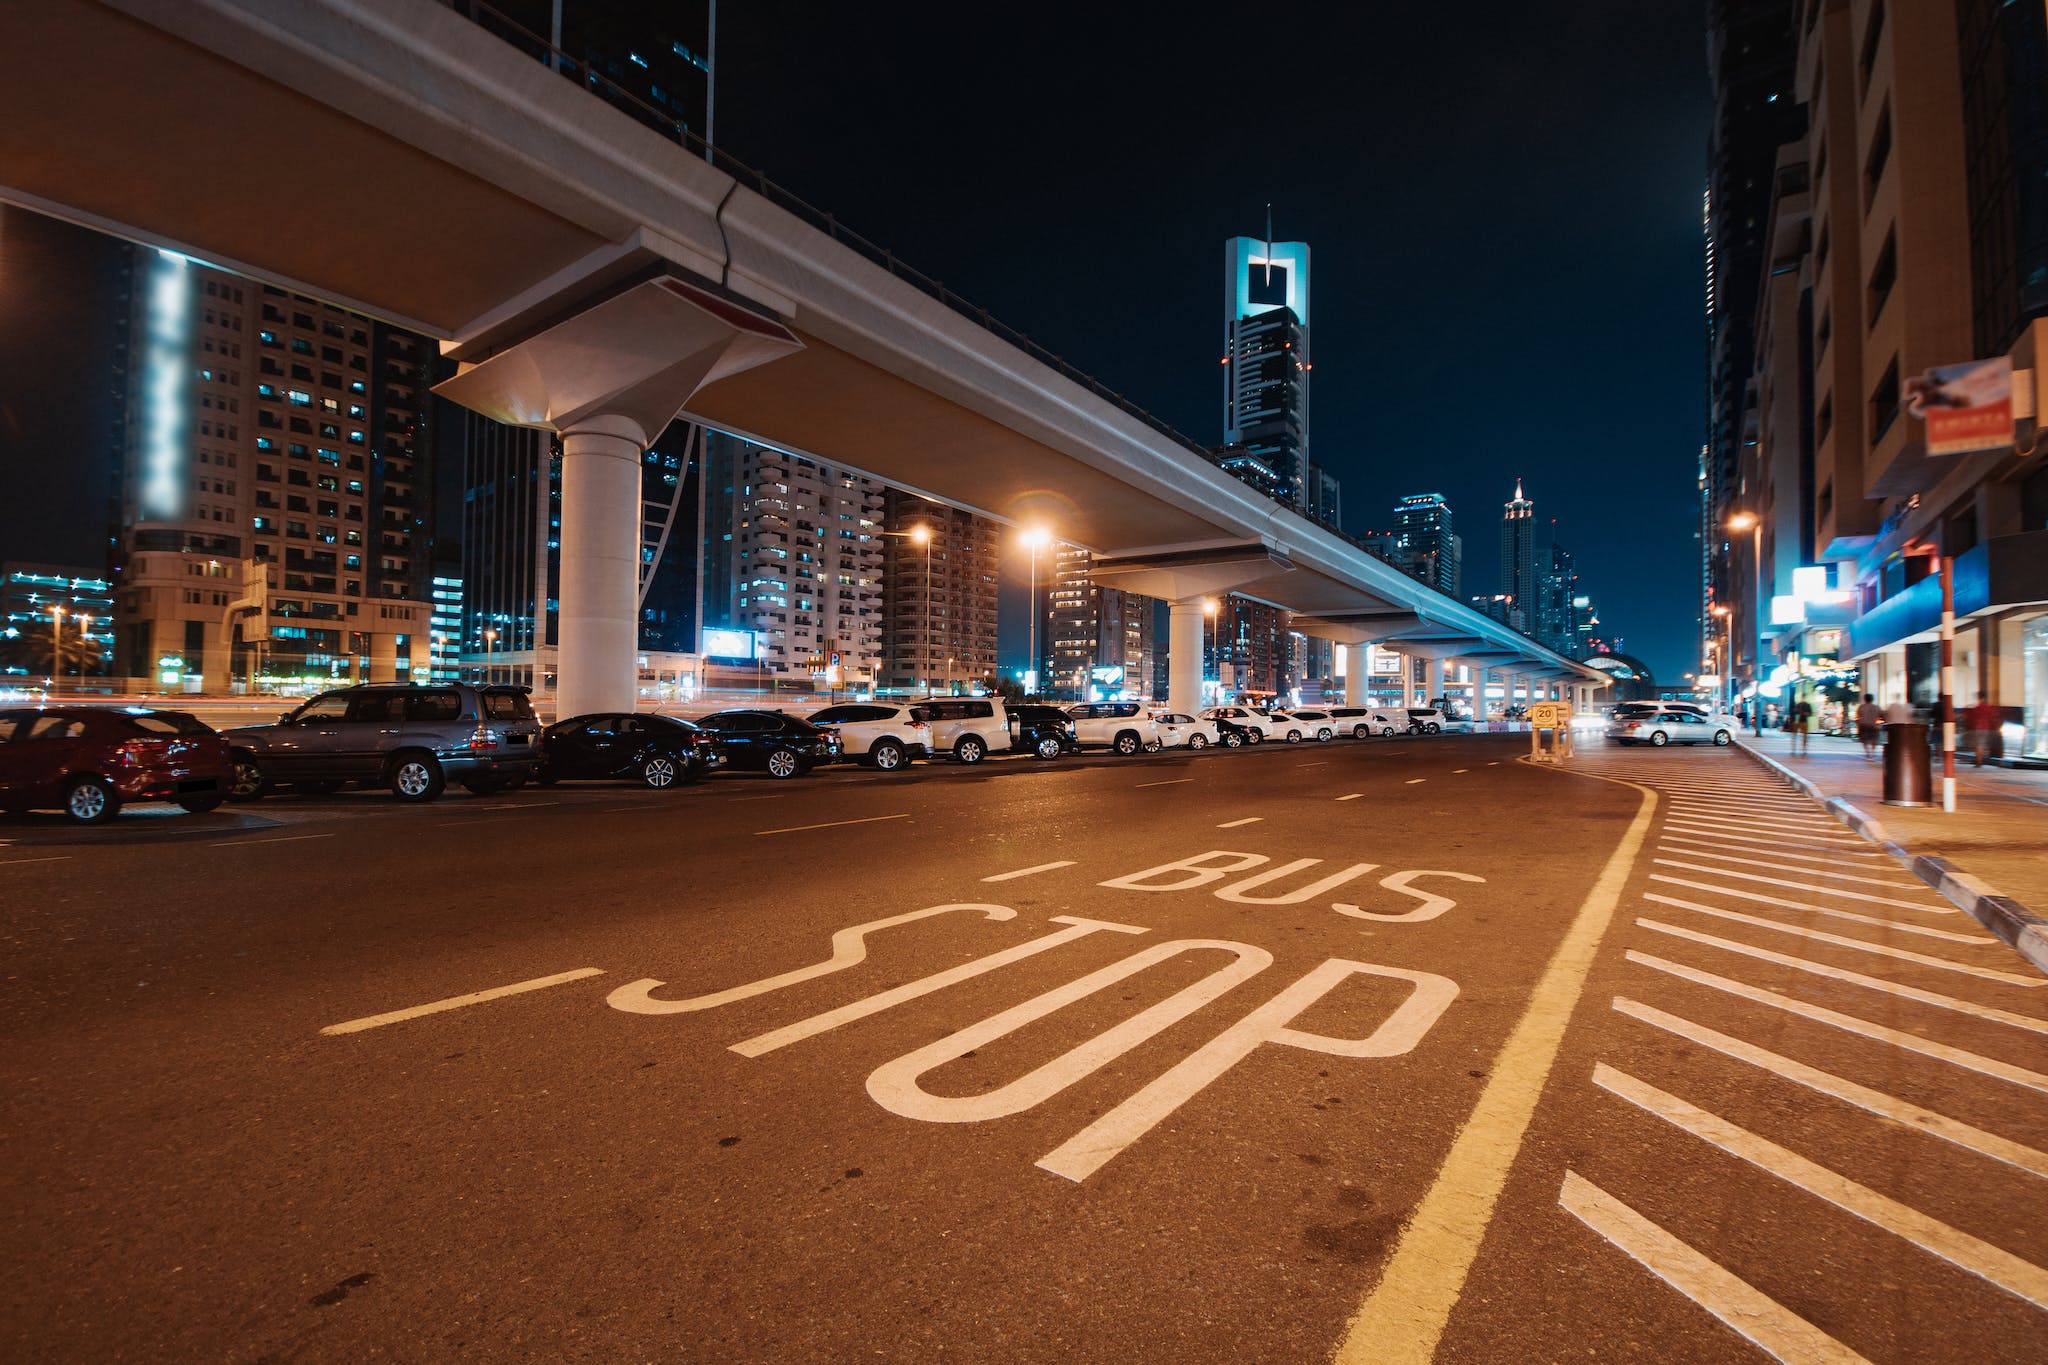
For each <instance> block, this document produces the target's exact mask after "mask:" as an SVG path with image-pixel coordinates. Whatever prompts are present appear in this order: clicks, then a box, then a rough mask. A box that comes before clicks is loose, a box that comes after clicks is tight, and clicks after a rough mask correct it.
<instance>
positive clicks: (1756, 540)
mask: <svg viewBox="0 0 2048 1365" xmlns="http://www.w3.org/2000/svg"><path fill="white" fill-rule="evenodd" d="M1727 525H1728V529H1729V530H1731V531H1738V532H1740V531H1747V532H1749V551H1750V581H1749V614H1750V625H1751V630H1750V632H1749V639H1750V646H1751V650H1752V652H1753V653H1754V654H1755V656H1756V657H1754V658H1753V659H1752V660H1751V661H1750V668H1749V681H1750V685H1751V687H1752V688H1753V689H1754V692H1753V695H1752V696H1751V698H1750V701H1751V706H1750V708H1749V709H1750V713H1751V716H1752V718H1753V719H1754V721H1755V724H1756V733H1757V734H1759V735H1761V734H1762V733H1763V732H1764V728H1763V727H1764V722H1763V676H1762V673H1763V657H1762V654H1763V651H1762V647H1761V641H1762V640H1763V634H1764V632H1763V590H1764V519H1763V518H1762V517H1760V516H1758V515H1757V514H1756V513H1754V512H1737V513H1736V514H1735V515H1734V516H1732V517H1730V518H1728V523H1727ZM1728 632H1729V641H1730V646H1729V655H1728V673H1729V679H1730V681H1729V686H1730V687H1731V688H1732V687H1733V686H1734V673H1735V654H1734V645H1733V642H1734V638H1735V622H1734V618H1733V617H1730V618H1729V622H1728Z"/></svg>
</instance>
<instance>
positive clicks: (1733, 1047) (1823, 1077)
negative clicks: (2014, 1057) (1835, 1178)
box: [1614, 995, 2048, 1178]
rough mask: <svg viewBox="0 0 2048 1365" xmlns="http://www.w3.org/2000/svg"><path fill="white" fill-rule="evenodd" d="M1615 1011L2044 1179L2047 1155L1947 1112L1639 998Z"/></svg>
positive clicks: (1622, 1000)
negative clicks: (1767, 1047) (1965, 1121)
mask: <svg viewBox="0 0 2048 1365" xmlns="http://www.w3.org/2000/svg"><path fill="white" fill-rule="evenodd" d="M1614 1009H1615V1012H1616V1013H1617V1014H1625V1015H1627V1016H1628V1017H1629V1018H1631V1019H1639V1020H1641V1021H1642V1022H1643V1023H1645V1024H1649V1025H1651V1026H1653V1027H1655V1028H1660V1029H1663V1030H1664V1031H1665V1032H1666V1033H1670V1034H1675V1035H1677V1036H1678V1037H1680V1038H1685V1039H1688V1040H1690V1041H1692V1042H1695V1043H1698V1044H1699V1045H1700V1046H1702V1047H1710V1048H1712V1049H1713V1050H1714V1051H1716V1052H1719V1053H1721V1054H1722V1055H1723V1056H1727V1057H1733V1058H1734V1059H1735V1060H1737V1061H1739V1062H1748V1063H1749V1064H1750V1065H1751V1066H1753V1067H1757V1068H1759V1069H1760V1070H1764V1071H1769V1072H1771V1073H1772V1074H1774V1075H1777V1076H1782V1077H1784V1078H1785V1079H1786V1080H1788V1081H1796V1082H1797V1083H1798V1084H1800V1085H1803V1086H1805V1087H1807V1088H1808V1089H1809V1090H1818V1091H1819V1092H1820V1093H1821V1094H1823V1095H1832V1096H1834V1097H1835V1098H1836V1099H1838V1100H1842V1101H1844V1102H1845V1103H1848V1104H1853V1105H1855V1106H1856V1107H1857V1108H1858V1109H1864V1110H1868V1111H1869V1112H1870V1113H1873V1114H1876V1115H1877V1116H1878V1117H1879V1118H1886V1119H1890V1120H1891V1121H1892V1122H1894V1123H1897V1124H1901V1125H1903V1126H1905V1127H1907V1128H1910V1129H1912V1130H1913V1131H1914V1132H1917V1133H1927V1134H1930V1135H1932V1136H1934V1137H1938V1138H1941V1139H1942V1140H1943V1141H1945V1142H1953V1143H1955V1144H1956V1145H1957V1146H1958V1147H1967V1148H1968V1149H1969V1150H1971V1151H1973V1152H1976V1153H1977V1154H1979V1155H1980V1156H1988V1157H1990V1158H1991V1159H1992V1160H1993V1161H2003V1162H2004V1163H2005V1164H2006V1165H2008V1166H2016V1167H2018V1168H2019V1169H2020V1170H2023V1171H2025V1172H2027V1173H2028V1174H2030V1175H2038V1176H2041V1177H2043V1178H2048V1152H2037V1151H2035V1150H2034V1149H2033V1148H2032V1147H2027V1146H2023V1145H2022V1144H2020V1143H2017V1142H2013V1141H2011V1140H2010V1139H2007V1138H2002V1137H2000V1136H1998V1135H1997V1134H1996V1133H1987V1132H1985V1131H1984V1130H1983V1129H1982V1128H1977V1127H1973V1126H1972V1125H1970V1124H1967V1123H1963V1122H1962V1121H1960V1120H1958V1119H1952V1118H1950V1117H1948V1116H1947V1115H1946V1114H1937V1113H1935V1112H1934V1111H1933V1110H1932V1109H1922V1108H1921V1107H1920V1106H1919V1105H1917V1104H1914V1103H1912V1102H1911V1101H1909V1100H1902V1099H1900V1098H1899V1097H1898V1096H1896V1095H1887V1094H1885V1093H1884V1092H1883V1091H1881V1090H1872V1089H1871V1088H1870V1087H1869V1086H1866V1085H1858V1084H1857V1083H1856V1082H1855V1081H1851V1080H1846V1079H1844V1078H1843V1077H1840V1076H1837V1075H1834V1074H1833V1073H1831V1072H1827V1071H1822V1070H1820V1069H1819V1068H1818V1067H1811V1066H1808V1065H1807V1064H1806V1063H1804V1062H1797V1061H1794V1060H1793V1059H1792V1058H1790V1057H1784V1056H1780V1055H1779V1054H1778V1053H1775V1052H1770V1051H1767V1050H1765V1049H1764V1048H1760V1047H1757V1046H1756V1045H1755V1044H1753V1043H1745V1042H1743V1041H1742V1040H1741V1039H1740V1038H1734V1037H1731V1036H1729V1035H1728V1034H1725V1033H1722V1032H1719V1031H1718V1030H1715V1029H1711V1028H1708V1027H1707V1026H1706V1025H1705V1024H1696V1023H1694V1022H1692V1021H1691V1020H1690V1019H1681V1018H1679V1017H1678V1016H1677V1015H1675V1014H1669V1013H1666V1012H1665V1011H1663V1010H1660V1009H1657V1008H1655V1007H1654V1006H1651V1005H1645V1004H1643V1003H1642V1002H1641V1001H1639V1000H1630V999H1628V998H1627V997H1626V996H1619V995H1617V996H1616V997H1614Z"/></svg>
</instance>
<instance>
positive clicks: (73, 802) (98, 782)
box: [64, 777, 121, 825]
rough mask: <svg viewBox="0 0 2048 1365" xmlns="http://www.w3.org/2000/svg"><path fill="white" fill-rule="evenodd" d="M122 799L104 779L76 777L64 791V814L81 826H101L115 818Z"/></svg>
mask: <svg viewBox="0 0 2048 1365" xmlns="http://www.w3.org/2000/svg"><path fill="white" fill-rule="evenodd" d="M120 809H121V798H120V797H118V796H116V795H114V789H113V788H112V787H110V786H108V785H107V779H105V778H104V777H74V778H72V779H71V785H70V786H69V787H67V788H66V789H65V791H64V813H65V814H66V815H68V816H70V817H71V818H72V819H73V820H76V821H77V822H78V823H79V824H81V825H99V824H104V823H106V822H107V821H109V820H111V819H113V818H114V814H115V812H117V811H119V810H120Z"/></svg>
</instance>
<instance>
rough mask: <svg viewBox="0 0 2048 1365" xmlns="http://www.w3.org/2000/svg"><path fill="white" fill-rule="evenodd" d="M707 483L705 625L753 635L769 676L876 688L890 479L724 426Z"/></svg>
mask: <svg viewBox="0 0 2048 1365" xmlns="http://www.w3.org/2000/svg"><path fill="white" fill-rule="evenodd" d="M703 487H704V499H703V502H704V509H705V510H704V520H703V541H704V546H705V554H704V558H705V561H706V565H707V569H706V572H705V574H704V599H703V600H704V626H705V627H706V628H708V629H725V630H736V631H743V632H751V633H752V635H753V638H754V641H755V642H756V645H755V647H756V648H757V650H758V661H759V664H760V667H761V672H762V674H763V676H764V677H765V679H766V680H767V681H769V682H770V683H771V684H772V683H775V682H778V681H783V682H789V683H792V684H795V685H798V686H804V687H809V686H813V685H816V686H821V687H831V688H862V687H872V686H874V685H876V684H877V683H878V682H879V681H880V679H881V675H882V634H883V594H882V573H883V560H884V554H883V549H882V541H883V536H882V534H881V532H882V517H883V485H882V484H881V483H880V482H879V481H878V480H875V479H872V478H869V477H868V476H866V475H864V474H857V473H855V472H853V471H852V470H850V469H845V468H842V467H840V466H838V465H825V464H816V463H813V462H811V461H810V460H806V459H804V458H802V457H801V456H796V455H791V454H788V453H786V452H784V451H780V450H776V449H775V448H773V447H772V446H763V445H759V444H756V443H755V442H753V441H749V440H746V439H744V438H742V437H738V436H732V435H729V434H727V433H725V432H716V431H715V432H712V433H710V434H709V435H708V436H707V437H706V438H705V441H704V482H703ZM714 558H718V559H722V560H723V561H724V562H723V563H722V564H721V565H719V566H718V567H717V568H716V570H715V571H714V570H712V569H711V568H710V567H709V565H710V561H711V560H712V559H714ZM714 584H716V585H717V586H718V587H720V588H721V589H722V590H723V592H724V594H725V595H723V596H721V597H719V598H714V597H713V596H712V589H713V586H714Z"/></svg>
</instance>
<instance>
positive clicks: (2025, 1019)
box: [1636, 919, 2048, 1033]
mask: <svg viewBox="0 0 2048 1365" xmlns="http://www.w3.org/2000/svg"><path fill="white" fill-rule="evenodd" d="M1636 923H1637V924H1640V925H1642V926H1643V927H1644V928H1645V929H1654V930H1656V931H1657V932H1658V933H1660V934H1670V935H1671V936H1672V937H1674V938H1683V939H1690V940H1691V941H1692V942H1694V943H1704V944H1706V945H1707V946H1708V947H1710V948H1724V949H1726V950H1727V951H1729V952H1731V953H1740V954H1742V955H1743V956H1744V957H1753V958H1756V959H1757V960H1758V961H1760V962H1775V963H1777V964H1778V965H1779V966H1780V967H1790V968H1792V969H1793V970H1794V971H1801V972H1811V973H1812V974H1813V975H1815V976H1825V977H1829V978H1831V979H1833V980H1836V981H1847V982H1849V983H1850V984H1851V985H1855V986H1868V987H1869V988H1870V989H1871V990H1874V991H1883V992H1884V993H1885V994H1887V995H1896V996H1901V997H1903V998H1905V999H1907V1000H1917V1001H1919V1002H1920V1003H1921V1004H1923V1005H1933V1006H1934V1007H1935V1008H1937V1009H1944V1010H1954V1011H1955V1012H1956V1013H1958V1014H1974V1015H1976V1016H1977V1017H1978V1018H1980V1019H1991V1020H1995V1021H1997V1022H1998V1023H2001V1024H2011V1025H2012V1026H2013V1027H2014V1028H2023V1029H2027V1030H2029V1031H2031V1032H2034V1033H2048V1019H2036V1018H2034V1017H2033V1016H2032V1015H2029V1014H2015V1013H2013V1012H2012V1011H2011V1010H2002V1009H1999V1008H1998V1007H1997V1006H1995V1005H1979V1004H1977V1003H1975V1002H1974V1001H1970V1000H1959V999H1957V998H1956V997H1955V996H1953V995H1943V994H1941V993H1940V992H1939V991H1927V990H1922V989H1920V988H1919V987H1918V986H1902V985H1900V984H1899V983H1898V982H1896V981H1886V980H1885V979H1884V978H1883V977H1878V976H1865V975H1864V974H1863V973H1862V972H1852V971H1850V970H1849V969H1848V968H1846V967H1831V966H1829V965H1828V964H1827V963H1825V962H1815V961H1813V960H1812V959H1811V958H1804V957H1793V956H1791V955H1790V954H1787V953H1778V952H1773V951H1771V950H1770V949H1769V948H1759V947H1758V946H1756V945H1755V944H1754V943H1738V942H1736V941H1735V940H1734V939H1732V938H1717V937H1715V936H1714V935H1712V934H1703V933H1701V932H1699V931H1698V930H1697V929H1686V928H1682V927H1681V926H1679V925H1676V924H1666V923H1664V922H1663V921H1662V920H1654V919H1637V920H1636Z"/></svg>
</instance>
